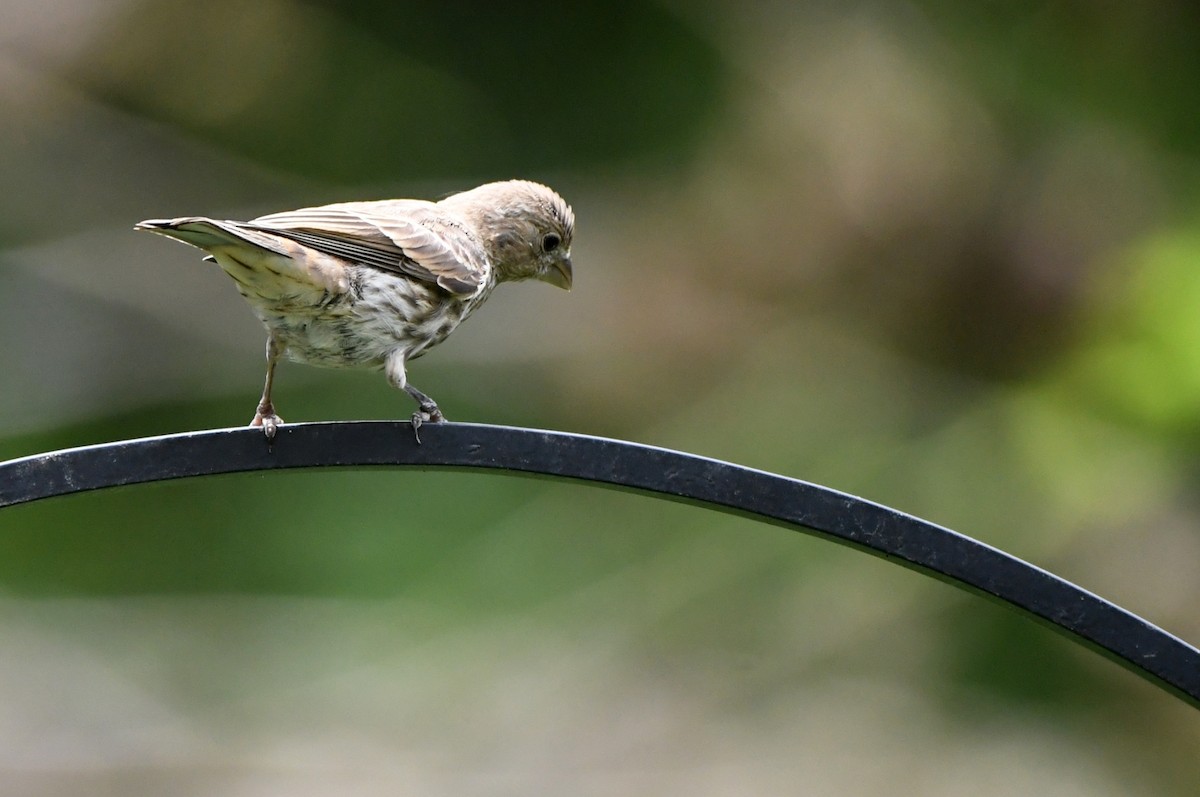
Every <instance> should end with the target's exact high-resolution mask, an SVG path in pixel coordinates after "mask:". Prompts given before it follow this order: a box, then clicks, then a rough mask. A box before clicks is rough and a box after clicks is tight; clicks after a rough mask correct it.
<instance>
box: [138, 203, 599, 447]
mask: <svg viewBox="0 0 1200 797" xmlns="http://www.w3.org/2000/svg"><path fill="white" fill-rule="evenodd" d="M135 229H138V230H149V231H150V232H156V233H159V234H161V235H165V236H167V237H170V238H175V239H178V240H180V241H183V242H184V243H186V244H190V245H192V246H195V247H197V248H199V249H203V250H204V251H206V252H208V253H209V256H208V257H206V258H205V260H211V261H214V262H216V264H217V265H219V266H220V267H221V268H222V269H224V271H225V273H226V274H228V275H229V276H230V277H232V278H233V281H234V284H235V285H236V286H237V289H238V292H239V293H241V294H242V296H243V297H245V299H246V301H247V302H249V303H250V307H251V308H252V309H253V310H254V314H255V315H257V316H258V318H259V320H260V321H262V323H263V326H265V327H266V329H267V378H266V384H265V385H264V386H263V393H262V399H261V400H260V401H259V402H258V409H257V411H256V412H255V413H254V420H253V421H252V422H251V426H261V427H262V429H263V432H265V433H266V436H267V438H268V439H272V438H274V436H275V432H276V429H277V427H278V425H279V424H281V423H283V419H282V418H280V417H279V415H278V414H276V412H275V405H274V404H273V403H272V401H271V385H272V380H273V378H274V374H275V364H276V363H277V362H278V360H279V358H280V357H281V356H284V355H286V356H287V357H288V359H291V360H295V361H297V362H302V363H308V364H310V365H317V366H324V367H331V368H372V369H376V368H382V369H383V371H384V373H385V374H386V375H387V379H388V382H390V383H391V384H392V385H394V386H395V387H397V388H400V389H401V390H404V391H405V392H407V393H408V394H409V395H410V396H412V397H413V399H415V400H416V402H417V406H418V409H417V411H416V412H415V413H413V416H412V417H413V426H414V431H415V430H416V429H417V428H419V427H420V425H421V423H422V422H424V421H433V422H437V421H442V420H444V419H445V416H443V415H442V412H441V410H439V409H438V405H437V404H436V403H435V402H434V401H433V399H431V398H429V396H427V395H425V394H424V393H422V392H421V391H420V390H417V388H415V387H413V386H412V385H410V384H409V383H408V377H407V374H406V366H407V364H408V361H409V360H412V359H414V358H416V357H419V356H421V355H422V354H424V353H425V352H426V351H428V350H429V348H430V347H432V346H435V345H437V344H438V343H441V342H442V341H443V340H445V339H446V336H447V335H449V334H450V333H451V332H453V331H454V328H455V327H457V326H458V325H459V324H460V323H462V321H463V320H464V319H465V318H466V317H467V316H468V315H470V314H471V313H472V312H473V311H474V310H475V308H477V307H479V305H481V304H483V302H484V300H485V299H487V297H488V296H489V295H490V294H491V292H492V290H493V289H494V288H495V287H496V284H497V283H499V282H510V281H517V280H527V279H536V280H541V281H543V282H548V283H550V284H551V285H557V286H558V287H560V288H565V289H568V290H569V289H570V288H571V239H572V236H573V234H574V231H575V216H574V213H572V211H571V208H570V207H569V206H568V205H567V203H566V202H564V201H563V199H562V197H560V196H559V195H558V194H556V193H555V192H554V191H552V190H550V189H549V188H547V187H546V186H544V185H539V184H538V183H532V182H528V181H525V180H510V181H507V182H500V183H488V184H486V185H481V186H479V187H478V188H474V189H472V190H470V191H464V192H463V193H460V194H454V195H452V196H449V197H447V198H446V199H443V200H441V201H440V202H426V201H423V200H419V199H391V200H384V201H380V202H343V203H339V204H335V205H324V206H322V207H314V208H303V209H301V210H292V211H287V212H284V213H273V214H271V215H269V216H261V217H259V218H257V219H253V220H251V221H218V220H216V219H209V218H204V217H201V216H189V217H185V218H179V219H169V220H159V219H152V220H149V221H143V222H141V223H140V224H138V225H137V226H136V227H135ZM417 440H418V442H420V438H419V437H418V438H417Z"/></svg>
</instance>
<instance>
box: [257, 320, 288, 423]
mask: <svg viewBox="0 0 1200 797" xmlns="http://www.w3.org/2000/svg"><path fill="white" fill-rule="evenodd" d="M282 354H283V346H280V345H279V341H277V340H276V339H275V336H274V335H268V336H267V380H266V383H265V384H263V393H262V398H261V399H259V400H258V409H257V410H256V411H255V413H254V420H252V421H250V425H251V426H261V427H262V430H263V434H265V435H266V436H267V440H274V439H275V432H276V431H278V429H279V425H280V424H281V423H283V418H280V417H279V415H278V414H276V412H275V405H274V404H272V403H271V384H272V383H273V382H274V381H275V364H276V363H277V362H279V357H280V355H282Z"/></svg>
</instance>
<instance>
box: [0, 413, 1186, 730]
mask: <svg viewBox="0 0 1200 797" xmlns="http://www.w3.org/2000/svg"><path fill="white" fill-rule="evenodd" d="M421 441H422V445H417V444H416V441H415V440H414V438H413V430H412V427H411V426H410V425H409V424H408V423H407V422H361V421H360V422H352V423H312V424H288V425H286V426H283V427H280V430H279V435H278V436H277V437H276V438H275V442H274V444H273V445H270V446H268V444H267V442H266V439H265V438H264V436H263V434H262V432H261V431H260V430H257V429H246V428H239V429H218V430H213V431H206V432H192V433H186V434H176V435H168V436H165V437H151V438H145V439H141V440H129V441H124V442H117V443H106V444H103V445H96V446H87V447H83V448H73V449H67V450H64V451H55V452H52V453H48V454H40V455H37V456H32V457H25V458H23V459H15V460H10V461H8V462H4V463H0V508H2V507H5V506H12V505H15V504H21V503H26V502H29V501H36V500H38V499H42V498H49V497H52V496H57V495H65V494H68V493H77V492H83V491H86V490H98V489H101V488H105V487H116V486H121V485H130V484H141V483H145V482H153V481H161V480H165V479H178V478H184V477H189V476H205V475H212V474H218V473H235V472H240V471H255V470H273V469H278V468H320V467H362V466H410V467H416V468H420V469H428V470H433V469H455V468H466V469H473V470H503V471H509V472H513V473H517V474H522V475H530V476H548V477H552V478H561V479H578V480H583V481H587V482H593V483H596V484H599V485H602V486H607V487H614V488H618V489H628V490H635V491H639V492H643V493H650V494H653V495H658V496H662V497H666V498H669V499H672V500H678V501H684V502H687V503H692V504H697V505H701V506H707V507H711V508H714V509H719V510H722V511H725V512H731V513H735V514H738V515H743V516H746V517H751V518H756V519H759V520H765V521H767V522H769V523H774V524H776V525H779V526H784V527H787V528H791V529H795V530H798V531H804V532H808V533H815V534H817V535H819V536H821V537H824V538H826V539H829V540H832V541H834V542H838V543H842V544H846V545H850V546H852V547H854V548H858V549H860V550H863V551H866V552H868V553H872V554H875V555H877V556H882V557H884V558H886V559H889V560H892V561H895V562H897V563H899V564H903V565H905V566H908V567H911V568H914V569H916V570H919V571H921V572H924V573H926V574H928V575H932V576H934V577H936V578H940V579H943V580H945V581H948V582H950V583H952V584H955V585H957V586H959V587H963V588H965V589H968V590H970V591H973V592H976V593H979V594H982V595H985V596H988V597H991V598H995V599H998V600H1000V601H1002V602H1005V603H1007V604H1009V605H1011V606H1013V607H1016V608H1017V609H1019V610H1021V611H1023V612H1025V613H1027V614H1029V615H1031V616H1032V617H1033V618H1034V619H1037V620H1040V621H1043V622H1045V623H1047V624H1049V625H1050V626H1051V627H1053V628H1055V629H1056V630H1059V631H1062V632H1065V633H1066V634H1067V635H1068V636H1069V637H1071V638H1073V639H1075V640H1076V641H1078V642H1081V643H1084V644H1086V645H1088V646H1090V647H1092V648H1094V649H1096V650H1097V651H1099V652H1101V653H1103V654H1104V655H1106V656H1108V657H1109V658H1111V659H1113V660H1114V661H1116V662H1117V663H1119V664H1121V665H1123V666H1125V667H1127V668H1128V669H1130V670H1131V671H1133V672H1134V673H1136V674H1137V675H1140V676H1142V677H1144V678H1146V679H1147V680H1149V681H1151V682H1152V683H1155V684H1157V685H1158V686H1161V687H1163V688H1165V689H1166V690H1168V691H1169V692H1171V693H1173V694H1175V695H1176V696H1178V697H1179V698H1181V699H1183V700H1184V701H1186V702H1188V703H1190V704H1191V705H1193V706H1195V707H1197V708H1200V650H1197V649H1196V648H1194V647H1192V646H1191V645H1189V644H1187V643H1186V642H1184V641H1182V640H1180V639H1178V638H1176V637H1174V636H1172V635H1171V634H1169V633H1167V632H1166V631H1163V630H1162V629H1160V628H1157V627H1156V626H1154V625H1152V624H1150V623H1148V622H1146V621H1145V620H1143V619H1141V618H1140V617H1138V616H1136V615H1134V614H1131V613H1130V612H1127V611H1125V610H1124V609H1121V608H1120V607H1118V606H1115V605H1114V604H1112V603H1109V602H1108V601H1106V600H1104V599H1103V598H1100V597H1098V596H1096V595H1093V594H1092V593H1090V592H1087V591H1085V590H1083V589H1080V588H1079V587H1077V586H1075V585H1074V584H1071V583H1070V582H1068V581H1064V580H1063V579H1061V578H1059V577H1057V576H1055V575H1053V574H1051V573H1048V572H1046V571H1045V570H1042V569H1040V568H1037V567H1034V566H1033V565H1031V564H1029V563H1027V562H1024V561H1022V560H1020V559H1017V558H1016V557H1013V556H1010V555H1009V554H1007V553H1004V552H1003V551H1000V550H997V549H996V548H992V547H990V546H988V545H984V544H983V543H981V542H978V541H976V540H973V539H971V538H970V537H965V536H963V535H961V534H958V533H957V532H954V531H951V530H949V529H946V528H942V527H941V526H936V525H934V524H932V523H928V522H926V521H924V520H920V519H919V518H915V517H913V516H911V515H906V514H904V513H902V512H898V511H896V510H894V509H889V508H888V507H885V506H881V505H879V504H875V503H872V502H870V501H866V500H863V499H861V498H856V497H854V496H852V495H847V494H845V493H840V492H837V491H836V490H831V489H829V488H827V487H821V486H818V485H815V484H810V483H808V482H803V481H799V480H796V479H789V478H787V477H784V476H779V475H776V474H772V473H766V472H763V471H758V470H752V469H750V468H745V467H742V466H740V465H733V464H730V463H727V462H720V461H717V460H713V459H706V458H704V457H698V456H695V455H692V454H685V453H682V452H679V451H671V450H668V449H663V448H654V447H651V446H644V445H638V444H636V443H628V442H624V441H621V440H610V439H605V438H599V437H588V436H583V435H574V434H566V433H562V432H549V431H541V430H535V429H517V428H512V427H504V426H487V425H477V424H461V423H444V424H427V425H425V426H423V427H422V428H421Z"/></svg>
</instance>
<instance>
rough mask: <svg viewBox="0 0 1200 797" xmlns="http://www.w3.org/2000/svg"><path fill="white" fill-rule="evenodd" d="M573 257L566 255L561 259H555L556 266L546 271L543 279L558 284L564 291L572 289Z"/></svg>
mask: <svg viewBox="0 0 1200 797" xmlns="http://www.w3.org/2000/svg"><path fill="white" fill-rule="evenodd" d="M571 276H572V271H571V258H569V257H564V258H562V259H561V260H555V261H554V268H552V269H551V270H550V271H548V272H546V276H545V277H543V278H542V279H543V280H544V281H545V282H549V283H550V284H551V285H556V286H558V287H559V288H562V289H563V290H564V291H569V290H571Z"/></svg>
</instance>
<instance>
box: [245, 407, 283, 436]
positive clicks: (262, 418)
mask: <svg viewBox="0 0 1200 797" xmlns="http://www.w3.org/2000/svg"><path fill="white" fill-rule="evenodd" d="M282 423H283V418H280V417H279V416H278V415H277V414H275V410H273V409H270V408H267V409H265V410H264V409H263V408H261V407H260V408H259V410H258V412H256V413H254V420H252V421H250V425H251V426H261V427H262V430H263V434H264V435H266V437H267V442H268V443H270V442H272V441H273V440H274V439H275V433H276V432H278V431H279V426H280V424H282Z"/></svg>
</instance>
